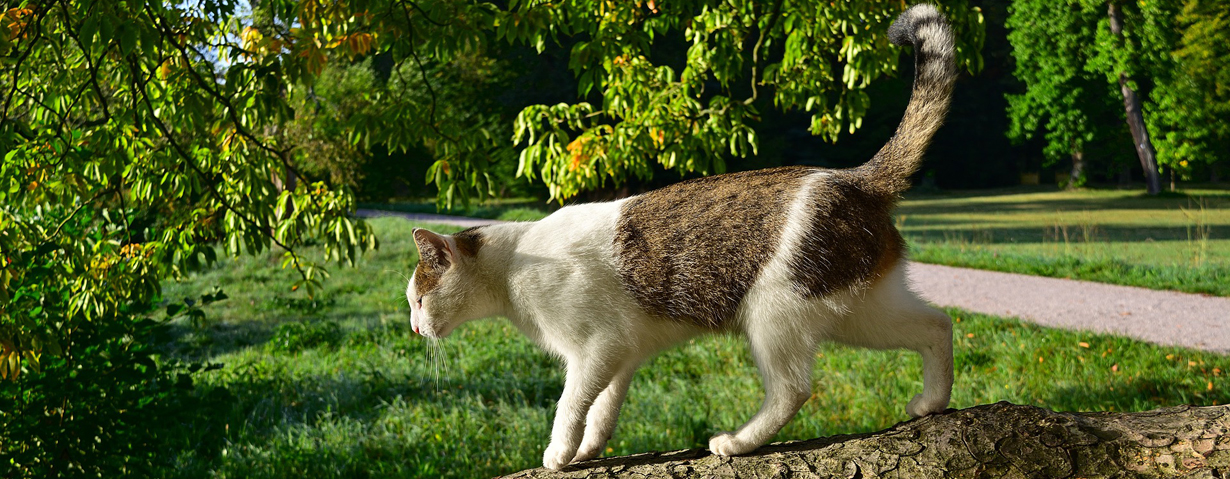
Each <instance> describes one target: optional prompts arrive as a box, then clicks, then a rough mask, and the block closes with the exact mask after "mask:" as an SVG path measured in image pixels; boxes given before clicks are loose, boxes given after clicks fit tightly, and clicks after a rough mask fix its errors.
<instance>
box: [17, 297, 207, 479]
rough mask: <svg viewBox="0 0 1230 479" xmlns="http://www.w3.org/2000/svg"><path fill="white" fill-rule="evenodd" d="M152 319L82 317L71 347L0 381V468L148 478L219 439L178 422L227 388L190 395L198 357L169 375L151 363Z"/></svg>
mask: <svg viewBox="0 0 1230 479" xmlns="http://www.w3.org/2000/svg"><path fill="white" fill-rule="evenodd" d="M159 328H160V326H159V325H158V324H156V323H155V322H154V321H152V320H149V319H141V318H139V317H136V316H130V315H128V314H122V315H121V316H118V317H110V318H100V319H99V320H96V321H87V322H81V323H80V325H79V327H78V328H77V330H76V331H74V332H73V335H72V342H71V343H69V344H70V346H69V348H70V349H69V351H66V352H65V353H63V354H60V355H51V354H47V355H45V356H43V358H42V360H41V362H40V366H39V367H37V368H32V367H30V366H29V365H27V366H26V369H27V372H26V373H24V374H22V375H21V377H20V378H18V380H14V381H0V397H3V398H5V400H6V402H5V404H6V406H5V407H4V409H3V410H2V411H0V429H3V431H4V436H5V439H6V440H5V441H0V475H2V476H3V477H32V478H33V477H39V478H51V477H115V476H146V477H156V476H158V475H160V473H159V472H157V471H162V470H165V469H166V468H168V467H170V466H171V465H172V464H174V461H175V460H176V453H175V451H176V450H178V449H180V448H183V447H197V448H201V449H202V450H206V451H209V450H213V451H216V450H217V449H218V445H219V441H218V440H217V438H211V437H208V436H204V435H196V433H190V431H189V430H188V429H186V428H188V427H190V425H191V424H193V423H197V422H200V421H201V419H202V418H203V417H207V414H208V412H209V406H208V405H207V404H208V403H209V402H211V401H217V400H219V399H222V396H219V395H224V394H225V391H224V390H221V389H217V390H214V391H213V392H211V393H210V394H208V395H200V396H193V395H189V394H187V391H188V390H190V389H191V388H192V379H191V377H190V376H189V373H190V372H197V371H199V370H201V366H200V365H196V366H193V367H192V368H190V369H188V370H186V371H183V372H181V373H178V374H176V373H173V372H170V371H172V370H174V369H176V368H175V367H174V366H173V365H172V366H171V367H168V366H167V365H163V366H161V367H160V366H159V365H157V364H155V361H154V351H153V348H152V347H151V346H150V341H149V337H150V336H151V335H153V334H155V332H156V331H157V330H158V329H159ZM214 368H216V366H211V367H208V368H205V370H211V369H214ZM200 432H204V431H200Z"/></svg>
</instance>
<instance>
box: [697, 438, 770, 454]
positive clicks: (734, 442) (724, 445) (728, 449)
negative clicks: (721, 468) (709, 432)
mask: <svg viewBox="0 0 1230 479" xmlns="http://www.w3.org/2000/svg"><path fill="white" fill-rule="evenodd" d="M757 446H759V444H748V443H746V442H744V441H741V440H739V438H738V437H737V436H735V435H734V433H729V432H724V433H721V434H718V435H716V436H713V437H711V438H709V452H712V453H714V454H717V455H719V456H737V455H739V454H747V453H749V452H752V450H753V449H756V447H757Z"/></svg>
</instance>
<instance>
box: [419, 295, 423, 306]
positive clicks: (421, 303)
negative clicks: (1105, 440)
mask: <svg viewBox="0 0 1230 479" xmlns="http://www.w3.org/2000/svg"><path fill="white" fill-rule="evenodd" d="M418 303H419V307H420V308H421V307H423V297H422V296H419V299H418Z"/></svg>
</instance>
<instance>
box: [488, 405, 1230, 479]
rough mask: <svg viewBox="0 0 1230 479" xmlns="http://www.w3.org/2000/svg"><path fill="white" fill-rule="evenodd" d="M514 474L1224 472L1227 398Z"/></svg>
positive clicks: (928, 420)
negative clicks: (1222, 403) (729, 454)
mask: <svg viewBox="0 0 1230 479" xmlns="http://www.w3.org/2000/svg"><path fill="white" fill-rule="evenodd" d="M508 477H512V478H601V477H636V478H639V477H645V478H650V477H714V478H778V477H798V478H813V477H814V478H820V477H825V478H827V477H847V478H859V477H863V478H871V477H900V478H948V477H995V478H1000V477H1013V478H1016V477H1019V478H1027V477H1028V478H1032V477H1038V478H1064V477H1073V478H1075V477H1084V478H1093V477H1168V478H1169V477H1190V478H1197V477H1199V478H1223V477H1230V406H1210V407H1190V406H1180V407H1174V408H1166V409H1158V410H1155V411H1149V412H1141V413H1059V412H1052V411H1049V410H1046V409H1042V408H1038V407H1032V406H1018V405H1015V404H1010V403H1006V402H1001V403H997V404H990V405H985V406H977V407H972V408H969V409H963V410H959V411H956V410H949V411H947V412H944V413H942V414H936V415H932V416H928V417H925V418H921V419H915V420H910V421H907V422H903V423H901V424H898V425H896V426H893V427H891V428H888V429H886V430H883V431H880V432H875V433H869V434H856V435H845V436H833V437H827V438H820V439H812V440H809V441H798V442H787V443H778V444H772V445H768V446H765V447H762V448H760V449H758V450H756V451H755V452H753V453H751V454H749V455H745V456H737V457H720V456H714V455H711V454H709V452H708V451H705V450H702V449H689V450H683V451H674V452H661V453H659V452H654V453H646V454H636V455H632V456H623V457H613V458H606V459H597V460H593V461H588V462H584V463H580V464H574V465H572V466H569V467H568V468H566V469H564V470H563V471H558V472H556V471H549V470H545V469H532V470H526V471H522V472H519V473H516V474H513V475H511V476H508Z"/></svg>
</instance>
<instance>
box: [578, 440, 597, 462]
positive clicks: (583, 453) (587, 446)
mask: <svg viewBox="0 0 1230 479" xmlns="http://www.w3.org/2000/svg"><path fill="white" fill-rule="evenodd" d="M602 446H603V445H602V444H594V443H590V442H588V441H582V442H581V448H580V449H577V456H576V457H574V458H572V462H581V461H588V460H590V459H593V458H595V457H598V456H600V455H602Z"/></svg>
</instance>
